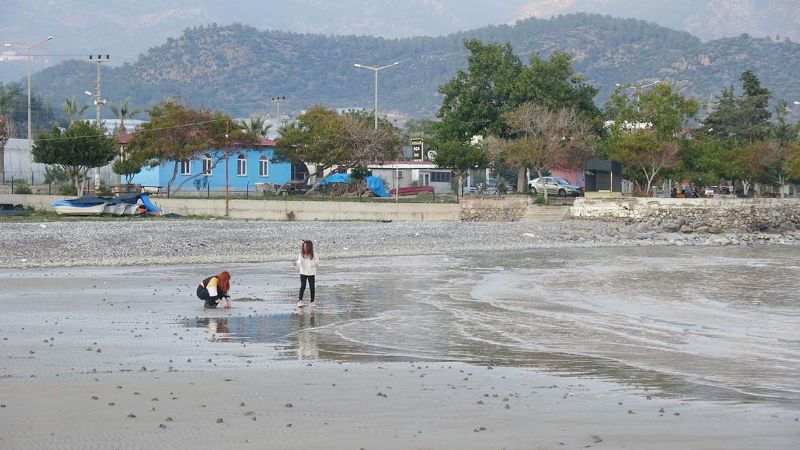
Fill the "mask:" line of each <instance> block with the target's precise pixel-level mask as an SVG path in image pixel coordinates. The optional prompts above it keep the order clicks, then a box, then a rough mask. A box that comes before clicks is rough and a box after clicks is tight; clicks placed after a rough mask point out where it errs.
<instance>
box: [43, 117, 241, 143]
mask: <svg viewBox="0 0 800 450" xmlns="http://www.w3.org/2000/svg"><path fill="white" fill-rule="evenodd" d="M227 120H229V119H212V120H204V121H202V122H193V123H184V124H181V125H173V126H169V127H162V128H151V129H148V130H138V131H135V133H149V132H152V131H164V130H172V129H175V128H183V127H190V126H195V125H203V124H207V123H214V122H225V121H227ZM96 136H97V135H94V134H92V135H86V136H59V137H52V138H40V139H36V141H67V140H71V139H86V138H93V137H96Z"/></svg>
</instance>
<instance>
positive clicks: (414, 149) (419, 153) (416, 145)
mask: <svg viewBox="0 0 800 450" xmlns="http://www.w3.org/2000/svg"><path fill="white" fill-rule="evenodd" d="M411 158H412V159H415V160H420V161H422V160H424V159H425V143H424V142H423V141H422V138H413V139H411Z"/></svg>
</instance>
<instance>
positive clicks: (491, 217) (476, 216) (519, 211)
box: [461, 197, 530, 222]
mask: <svg viewBox="0 0 800 450" xmlns="http://www.w3.org/2000/svg"><path fill="white" fill-rule="evenodd" d="M529 203H530V201H529V199H528V198H527V197H523V198H520V197H513V198H465V199H463V200H461V220H462V221H464V222H516V221H518V220H521V219H522V218H523V217H525V213H526V212H527V211H528V205H529Z"/></svg>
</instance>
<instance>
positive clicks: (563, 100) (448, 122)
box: [437, 39, 601, 192]
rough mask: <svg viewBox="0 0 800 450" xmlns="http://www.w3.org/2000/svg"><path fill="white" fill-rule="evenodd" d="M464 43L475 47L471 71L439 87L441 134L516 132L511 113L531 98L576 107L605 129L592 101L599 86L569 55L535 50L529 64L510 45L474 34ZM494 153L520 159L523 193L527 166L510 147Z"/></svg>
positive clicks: (513, 161)
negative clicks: (510, 121)
mask: <svg viewBox="0 0 800 450" xmlns="http://www.w3.org/2000/svg"><path fill="white" fill-rule="evenodd" d="M465 46H466V47H467V49H468V50H469V51H470V56H469V59H468V67H467V71H466V72H465V71H459V72H458V73H457V74H456V76H455V77H454V78H452V79H451V80H450V81H448V82H447V83H446V84H444V85H443V86H442V87H440V88H439V91H440V92H441V93H442V94H443V95H444V100H443V102H442V106H441V108H440V109H439V112H438V113H437V116H438V117H439V118H440V119H441V121H440V123H439V124H438V125H437V127H438V129H439V135H440V136H442V137H445V138H446V139H453V140H469V139H471V138H472V137H473V136H475V135H481V136H484V137H487V136H489V135H492V136H496V137H498V138H500V139H508V138H509V137H510V134H511V133H513V131H511V130H510V127H509V124H508V123H507V121H506V119H507V114H508V113H510V112H511V111H513V110H514V109H515V108H517V107H519V106H520V105H522V104H523V103H526V102H532V103H536V104H539V105H541V106H544V107H546V108H550V109H553V110H557V109H560V108H569V109H572V110H574V111H576V113H577V114H578V115H579V116H580V117H581V118H582V119H583V120H586V121H589V122H590V123H591V124H592V125H593V127H594V129H595V131H600V130H601V124H600V113H599V111H598V109H597V107H596V106H595V104H594V101H593V98H594V96H595V95H596V94H597V89H596V88H595V87H593V86H590V85H588V84H586V83H585V81H584V79H583V77H581V76H577V75H575V74H574V73H573V66H572V57H571V56H570V55H568V54H566V53H555V54H553V55H552V56H551V57H550V59H549V60H546V59H543V58H541V57H540V56H539V55H538V54H534V55H532V56H531V60H530V64H528V65H525V64H523V63H522V62H521V61H520V59H519V58H518V57H517V56H516V55H514V53H513V50H512V48H511V45H510V44H505V45H499V44H483V43H482V42H481V41H479V40H476V39H473V40H468V41H465ZM504 148H506V149H507V150H508V149H510V148H511V147H504ZM492 154H493V155H497V156H498V157H505V159H504V160H503V163H505V164H509V165H512V164H516V165H514V167H515V168H516V171H517V191H518V192H524V190H525V187H526V179H525V172H526V171H527V166H525V165H522V164H524V163H523V162H518V161H517V159H515V158H514V157H512V155H511V154H509V153H508V152H494V151H492ZM498 162H499V161H498Z"/></svg>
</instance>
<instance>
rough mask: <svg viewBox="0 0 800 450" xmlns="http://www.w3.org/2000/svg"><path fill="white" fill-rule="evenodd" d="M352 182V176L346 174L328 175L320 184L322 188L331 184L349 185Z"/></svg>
mask: <svg viewBox="0 0 800 450" xmlns="http://www.w3.org/2000/svg"><path fill="white" fill-rule="evenodd" d="M349 182H350V175H348V174H346V173H334V174H332V175H328V176H327V177H325V179H324V180H322V181H320V182H319V185H320V186H327V185H329V184H331V183H349Z"/></svg>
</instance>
